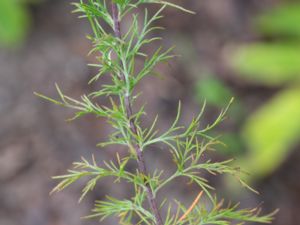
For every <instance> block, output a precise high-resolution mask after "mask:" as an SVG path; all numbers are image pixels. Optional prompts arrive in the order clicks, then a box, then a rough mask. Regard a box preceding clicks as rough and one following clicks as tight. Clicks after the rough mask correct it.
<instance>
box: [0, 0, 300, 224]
mask: <svg viewBox="0 0 300 225" xmlns="http://www.w3.org/2000/svg"><path fill="white" fill-rule="evenodd" d="M176 2H177V3H179V4H181V5H184V6H185V7H186V8H189V9H192V10H194V11H196V12H197V14H196V15H189V14H184V13H181V12H178V11H176V10H174V9H167V10H166V11H165V15H166V16H165V17H164V18H163V19H162V20H161V21H160V25H162V26H164V27H166V28H167V29H166V30H164V31H163V32H162V36H163V40H162V42H163V45H169V46H170V45H176V46H177V48H176V50H175V51H176V54H179V55H181V57H179V58H177V59H175V60H172V61H171V62H170V63H169V64H168V65H160V66H158V68H157V71H159V72H160V73H161V74H165V75H164V76H163V78H159V79H157V78H155V79H152V78H151V79H148V80H147V81H146V82H143V84H141V86H140V87H139V89H140V90H142V91H143V93H144V94H145V96H146V97H143V98H142V101H145V102H147V109H148V115H149V119H148V120H149V121H150V120H151V118H153V116H155V115H156V114H157V113H158V114H160V122H159V127H160V128H161V129H162V130H163V129H165V128H166V127H167V126H168V125H169V124H170V123H171V121H172V118H173V117H174V116H175V115H176V109H177V103H178V100H179V99H181V100H182V102H183V106H184V107H183V109H184V111H183V123H188V121H189V120H190V119H191V118H192V116H193V115H195V114H196V113H197V112H198V111H199V110H200V108H201V106H202V104H203V102H204V100H205V99H206V101H207V108H206V114H205V117H204V120H203V125H205V124H207V123H209V122H211V121H213V119H214V118H215V117H216V116H217V114H218V112H219V111H220V110H221V109H222V108H223V107H224V106H226V104H227V103H228V102H229V100H230V98H231V97H235V101H234V104H233V105H232V106H231V108H230V110H229V112H228V119H227V120H226V121H225V122H224V123H223V124H221V125H220V126H218V128H217V129H216V130H214V133H212V135H214V134H216V135H221V137H220V138H221V140H223V141H224V142H225V143H226V144H227V145H226V146H217V153H218V154H214V155H213V156H212V157H214V158H215V159H216V160H218V159H226V158H235V159H236V160H235V162H234V163H235V164H236V165H241V166H242V168H243V169H244V170H245V171H248V172H249V176H246V177H245V179H246V180H247V181H248V182H249V183H250V185H252V186H253V187H254V188H255V189H257V190H258V191H259V192H260V194H259V195H256V194H254V193H251V192H249V191H248V190H244V189H243V188H240V187H239V185H238V184H236V183H235V182H233V181H232V179H231V178H228V177H223V178H219V177H211V175H208V176H207V177H208V178H209V179H210V180H211V182H212V184H213V185H214V186H216V188H217V190H218V191H217V193H218V192H220V193H221V196H223V197H225V199H233V200H235V201H240V202H241V205H242V206H252V207H256V206H262V208H263V211H264V212H270V211H273V210H274V209H276V208H280V212H279V213H278V214H277V216H276V219H275V221H274V224H275V225H282V224H284V225H299V224H300V213H299V212H300V179H299V174H300V165H299V162H300V161H299V160H300V151H299V148H300V141H299V140H300V1H288V0H282V1H279V0H185V1H176ZM71 10H72V6H71V5H70V1H68V0H1V1H0V46H1V47H0V225H83V224H87V225H94V224H107V225H109V224H117V222H116V220H114V219H110V220H106V221H103V222H100V223H99V222H97V221H88V220H80V217H81V216H85V215H87V214H88V213H89V209H90V208H91V207H92V205H93V199H95V198H97V199H102V198H104V197H105V196H106V195H107V194H110V195H113V196H116V195H117V196H126V193H127V192H128V190H129V188H130V187H127V186H126V185H124V186H122V188H120V187H119V185H116V184H111V183H110V182H102V183H100V184H99V185H98V186H97V188H96V190H95V192H94V193H92V194H89V195H88V197H87V198H86V199H85V200H84V201H83V202H82V203H81V204H78V203H77V200H78V198H79V191H80V188H82V184H83V183H82V184H80V183H78V185H74V186H73V187H71V188H69V189H67V190H66V191H64V192H62V193H59V194H55V195H53V196H49V192H50V190H51V189H52V188H53V187H54V185H55V183H56V182H55V181H53V180H51V178H50V177H51V176H53V175H58V174H62V173H64V172H65V170H66V169H67V168H70V166H71V163H72V162H73V161H74V160H79V158H80V156H84V157H86V158H88V159H90V158H91V154H95V156H96V159H97V160H99V161H100V160H103V159H109V158H111V157H112V155H114V153H113V151H107V150H102V149H97V148H96V147H95V145H96V144H97V143H98V142H99V141H101V140H103V138H105V137H106V135H107V134H108V133H109V132H110V131H111V130H110V128H109V126H107V125H106V124H105V123H104V121H101V120H96V119H95V118H94V117H92V116H86V117H84V118H81V119H79V120H76V121H74V122H72V123H68V122H65V119H67V118H69V117H71V115H72V112H71V111H69V110H67V109H63V108H60V107H57V106H54V105H52V104H49V103H47V102H44V101H42V100H41V99H39V98H37V97H36V96H34V95H33V92H34V91H37V92H40V93H43V94H46V95H48V96H53V97H56V96H57V93H56V91H55V86H54V83H55V82H57V83H58V84H59V85H60V87H61V89H62V90H64V92H65V93H66V94H67V95H69V96H74V97H78V96H80V95H81V94H84V93H89V92H91V91H93V90H95V89H97V88H99V84H98V85H97V84H93V85H87V82H88V80H89V79H90V78H91V76H92V75H93V74H95V72H96V71H95V70H94V69H93V68H89V67H87V66H86V64H87V63H91V62H94V59H93V57H87V53H88V52H89V50H90V47H91V45H90V43H89V41H88V40H87V39H86V38H85V35H87V34H89V33H90V30H89V26H88V24H87V22H86V21H85V20H78V19H77V18H76V15H74V14H71V13H70V11H71ZM153 47H154V46H149V49H151V48H153ZM149 121H147V120H146V121H145V124H147V122H149ZM166 152H167V151H165V150H164V149H153V151H151V149H149V151H148V152H147V153H146V154H147V155H146V157H147V159H148V160H147V162H148V167H149V169H150V170H151V169H153V168H155V167H158V168H164V169H165V170H166V171H168V170H169V171H170V169H172V168H173V167H172V166H171V160H169V159H168V158H169V155H168V154H167V153H166ZM157 154H159V157H157ZM169 164H170V165H169ZM197 191H198V190H197V189H196V188H195V187H193V186H189V187H185V186H182V187H181V186H180V185H178V184H176V189H175V188H174V186H173V185H169V186H167V190H166V191H165V192H168V193H169V194H170V196H173V197H176V198H177V199H181V200H183V199H184V200H185V201H186V202H187V204H190V202H191V201H192V200H193V199H194V197H195V193H197Z"/></svg>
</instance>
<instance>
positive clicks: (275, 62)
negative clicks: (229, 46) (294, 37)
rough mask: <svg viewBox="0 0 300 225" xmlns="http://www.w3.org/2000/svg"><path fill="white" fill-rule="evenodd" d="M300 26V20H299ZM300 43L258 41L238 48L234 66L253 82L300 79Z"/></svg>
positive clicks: (293, 80)
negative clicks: (265, 42)
mask: <svg viewBox="0 0 300 225" xmlns="http://www.w3.org/2000/svg"><path fill="white" fill-rule="evenodd" d="M299 26H300V20H299ZM299 53H300V43H298V44H297V43H296V44H295V43H272V44H270V43H268V44H264V43H257V44H251V45H248V46H244V47H240V48H239V49H237V50H236V51H235V52H234V53H233V55H232V58H231V65H232V67H233V68H234V69H235V70H237V71H239V72H240V73H241V76H243V77H245V78H247V79H248V80H250V81H252V82H258V83H262V84H265V85H268V86H276V85H281V84H285V83H289V82H292V83H294V82H297V81H300V54H299Z"/></svg>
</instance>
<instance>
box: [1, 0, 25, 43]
mask: <svg viewBox="0 0 300 225" xmlns="http://www.w3.org/2000/svg"><path fill="white" fill-rule="evenodd" d="M29 24H30V14H29V12H28V10H27V8H26V5H25V3H24V1H20V0H1V1H0V45H5V46H15V45H16V44H19V43H20V42H21V41H22V40H24V38H25V37H26V34H27V31H28V28H29Z"/></svg>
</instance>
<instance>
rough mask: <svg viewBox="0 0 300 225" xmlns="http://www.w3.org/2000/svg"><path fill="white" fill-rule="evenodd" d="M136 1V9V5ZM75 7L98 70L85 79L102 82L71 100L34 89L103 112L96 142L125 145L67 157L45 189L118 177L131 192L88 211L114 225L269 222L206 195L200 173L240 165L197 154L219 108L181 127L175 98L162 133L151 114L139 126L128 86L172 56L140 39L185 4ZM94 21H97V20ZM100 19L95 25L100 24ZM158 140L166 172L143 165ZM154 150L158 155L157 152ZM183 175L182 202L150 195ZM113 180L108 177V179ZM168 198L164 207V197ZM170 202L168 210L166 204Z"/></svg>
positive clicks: (208, 189) (95, 1) (139, 1)
mask: <svg viewBox="0 0 300 225" xmlns="http://www.w3.org/2000/svg"><path fill="white" fill-rule="evenodd" d="M149 3H152V4H156V5H158V6H160V8H157V11H156V12H155V13H154V14H152V13H149V12H148V10H147V4H149ZM141 5H143V8H142V7H141ZM74 6H75V7H76V10H75V12H77V13H80V16H81V17H83V18H86V19H87V20H88V21H89V22H90V25H91V28H92V31H93V34H92V35H91V36H89V39H90V40H91V41H92V43H93V49H92V51H91V54H92V53H94V54H96V58H97V60H98V62H97V63H96V64H93V65H92V66H94V67H96V68H98V69H99V73H98V74H96V75H95V76H93V77H92V79H91V80H90V83H92V82H97V81H99V80H101V78H102V76H106V77H108V78H110V82H109V83H103V84H102V86H101V88H100V89H99V90H97V91H95V92H92V93H89V94H87V95H83V96H82V97H81V99H79V100H76V99H73V98H70V97H68V96H66V95H65V94H63V93H62V91H61V90H60V89H59V87H58V86H57V91H58V94H59V96H60V99H59V100H56V99H52V98H49V97H46V96H44V95H40V94H37V95H38V96H40V97H42V98H44V99H46V100H48V101H51V102H52V103H55V104H57V105H60V106H63V107H67V108H71V109H73V110H75V112H76V113H75V117H74V118H73V119H75V118H78V117H81V116H83V115H86V114H92V115H94V116H96V117H103V118H105V119H106V121H107V122H108V123H109V124H110V125H111V126H112V127H113V129H114V131H113V132H112V134H111V135H110V136H109V138H108V140H107V141H106V142H104V143H100V144H99V147H101V148H105V147H106V146H110V145H114V146H123V147H125V148H126V149H127V150H128V152H127V155H126V156H123V157H121V156H120V155H119V154H116V157H115V159H112V160H110V161H103V162H97V161H96V159H95V158H94V157H92V160H90V161H88V160H87V159H85V158H82V160H80V161H78V162H74V167H73V168H72V169H71V170H68V172H67V173H66V174H65V175H61V176H57V177H55V179H59V180H60V182H59V183H58V185H57V186H56V187H55V188H54V189H53V191H54V192H55V191H61V190H63V189H65V188H67V187H68V186H69V185H71V184H73V183H74V182H76V181H78V180H80V179H82V178H85V179H86V180H87V183H86V184H85V186H84V188H83V190H82V193H81V197H80V200H82V199H83V198H84V197H85V196H86V195H87V194H88V193H89V192H91V191H92V190H93V189H95V186H96V184H97V182H99V181H100V180H102V179H104V178H106V177H112V178H114V180H115V184H114V185H121V184H119V181H120V180H122V181H125V182H128V183H129V184H130V185H132V193H131V197H128V198H127V199H116V198H114V197H107V199H105V200H102V201H96V202H95V207H94V209H93V210H92V214H91V215H90V216H88V218H99V219H101V220H103V219H105V218H107V217H109V216H117V217H118V218H119V219H120V222H119V223H120V224H123V225H125V224H127V225H130V224H147V225H163V224H164V225H176V224H177V225H184V224H193V225H196V224H199V225H200V224H202V225H205V224H207V225H208V224H220V225H229V224H232V223H243V222H246V221H252V222H258V223H270V222H271V221H272V217H273V215H274V213H271V214H269V215H260V211H259V210H258V209H257V208H256V209H239V208H238V204H237V205H232V204H227V205H225V204H223V201H219V200H217V199H216V197H214V194H213V192H212V191H213V189H214V188H213V187H212V186H211V185H210V184H209V182H208V181H207V180H206V179H205V178H204V177H202V174H203V172H209V173H211V174H214V175H216V174H230V175H232V176H234V177H236V178H238V180H239V181H240V182H241V183H242V185H244V186H247V185H246V184H245V183H244V182H243V181H242V180H240V179H239V175H240V169H239V168H236V167H231V166H228V164H229V163H230V162H231V160H225V161H219V162H216V161H212V160H209V159H205V158H204V154H206V153H207V152H208V151H209V150H211V149H212V148H213V146H214V145H215V144H217V143H218V141H217V140H216V138H214V137H210V136H209V135H208V132H209V131H210V130H211V129H212V128H214V127H215V126H216V125H218V124H219V123H220V122H221V121H222V120H223V119H224V115H225V113H226V111H227V107H226V108H225V110H223V111H222V112H221V113H220V115H219V116H218V117H217V119H216V120H215V121H214V122H213V123H212V124H209V125H207V126H205V127H202V128H201V127H200V122H201V116H202V114H203V111H204V107H203V108H202V110H201V111H200V113H199V114H198V115H197V116H195V117H194V118H193V120H192V121H191V122H190V123H189V124H188V125H186V126H184V125H181V124H180V122H179V120H180V113H181V110H180V104H179V107H178V113H177V116H176V118H175V119H174V122H173V124H172V125H171V126H170V128H168V129H167V130H166V131H164V132H160V131H158V130H157V129H156V124H157V122H158V117H156V118H154V119H153V123H152V125H150V126H149V127H148V128H144V127H143V126H142V125H141V124H142V120H143V118H144V116H146V112H145V109H144V107H143V106H139V105H137V104H136V99H137V98H138V97H139V93H137V92H136V86H137V85H138V84H139V83H140V82H142V81H143V80H144V78H145V77H147V76H150V75H151V74H153V73H152V72H153V70H154V68H155V66H156V65H157V64H158V63H161V62H165V61H167V60H169V59H171V58H172V57H173V55H172V54H171V50H172V49H166V50H163V48H162V47H159V48H157V50H156V51H154V53H153V54H147V53H146V52H144V50H143V49H144V48H143V46H144V45H147V44H149V43H152V42H154V41H158V40H160V37H157V36H153V31H158V30H160V29H161V28H160V27H157V26H155V22H156V21H157V20H159V19H161V18H162V12H163V10H164V9H165V8H166V7H167V6H172V7H175V8H178V9H181V10H183V11H187V10H185V9H183V8H181V7H179V6H177V5H174V4H173V3H170V2H166V1H161V0H136V1H134V0H111V1H108V0H107V1H105V0H86V1H84V0H78V1H77V2H76V3H74ZM140 7H141V9H144V13H143V15H142V13H141V12H140V13H139V14H138V13H137V12H136V9H137V8H140ZM124 17H126V18H128V17H129V18H131V21H130V22H131V24H130V26H128V27H127V29H126V28H124V29H121V27H122V25H123V23H122V22H123V19H124ZM100 20H101V22H100ZM104 23H105V24H106V26H103V24H104ZM137 59H139V60H141V61H142V62H143V67H142V68H140V69H138V68H136V60H137ZM103 99H108V100H109V101H110V103H111V104H109V105H103V104H102V101H103ZM158 145H159V146H161V147H163V146H164V147H165V150H167V151H170V153H171V154H170V156H172V159H173V162H174V165H175V168H176V169H175V170H174V171H172V172H171V173H168V174H171V175H169V176H168V175H167V174H165V173H164V172H163V171H162V170H161V169H159V168H155V170H154V171H153V172H148V170H147V167H146V166H147V165H146V160H147V158H145V156H144V153H145V151H148V150H150V149H149V146H158ZM157 157H160V155H159V152H157ZM129 162H132V163H135V164H136V166H137V167H136V169H135V170H130V169H129V168H128V163H129ZM178 177H185V178H187V179H188V180H189V182H191V183H194V184H195V185H197V186H198V187H199V189H201V191H200V192H199V194H198V196H197V197H196V199H195V200H194V202H193V203H192V204H191V206H190V207H189V208H186V207H185V206H184V204H183V203H182V202H176V201H175V202H174V201H173V200H172V198H171V200H169V199H167V198H164V199H163V201H162V202H158V199H157V196H158V194H159V193H160V192H161V190H162V189H163V188H164V187H165V186H166V185H167V184H170V183H171V182H175V185H174V187H176V178H178ZM112 185H113V184H112ZM204 194H205V195H206V197H207V198H208V199H209V200H210V201H209V204H201V203H200V202H199V200H200V198H201V196H202V195H204ZM168 203H169V205H168V206H167V205H166V204H168ZM165 205H166V207H167V209H166V211H167V213H166V214H165V215H161V207H164V206H165ZM174 209H175V211H174Z"/></svg>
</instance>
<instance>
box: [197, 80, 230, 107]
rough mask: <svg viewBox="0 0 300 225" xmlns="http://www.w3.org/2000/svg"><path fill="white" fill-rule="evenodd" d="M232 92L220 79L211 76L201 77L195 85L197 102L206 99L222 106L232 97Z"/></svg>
mask: <svg viewBox="0 0 300 225" xmlns="http://www.w3.org/2000/svg"><path fill="white" fill-rule="evenodd" d="M232 96H233V93H232V91H231V90H230V88H229V87H227V86H226V84H224V83H223V82H222V81H221V80H219V79H216V78H214V77H212V76H209V77H208V78H205V79H201V80H199V81H198V82H197V85H196V98H197V99H198V102H203V101H206V102H207V103H210V104H212V105H215V106H219V107H224V106H226V105H227V103H228V102H229V101H230V99H231V98H232Z"/></svg>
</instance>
